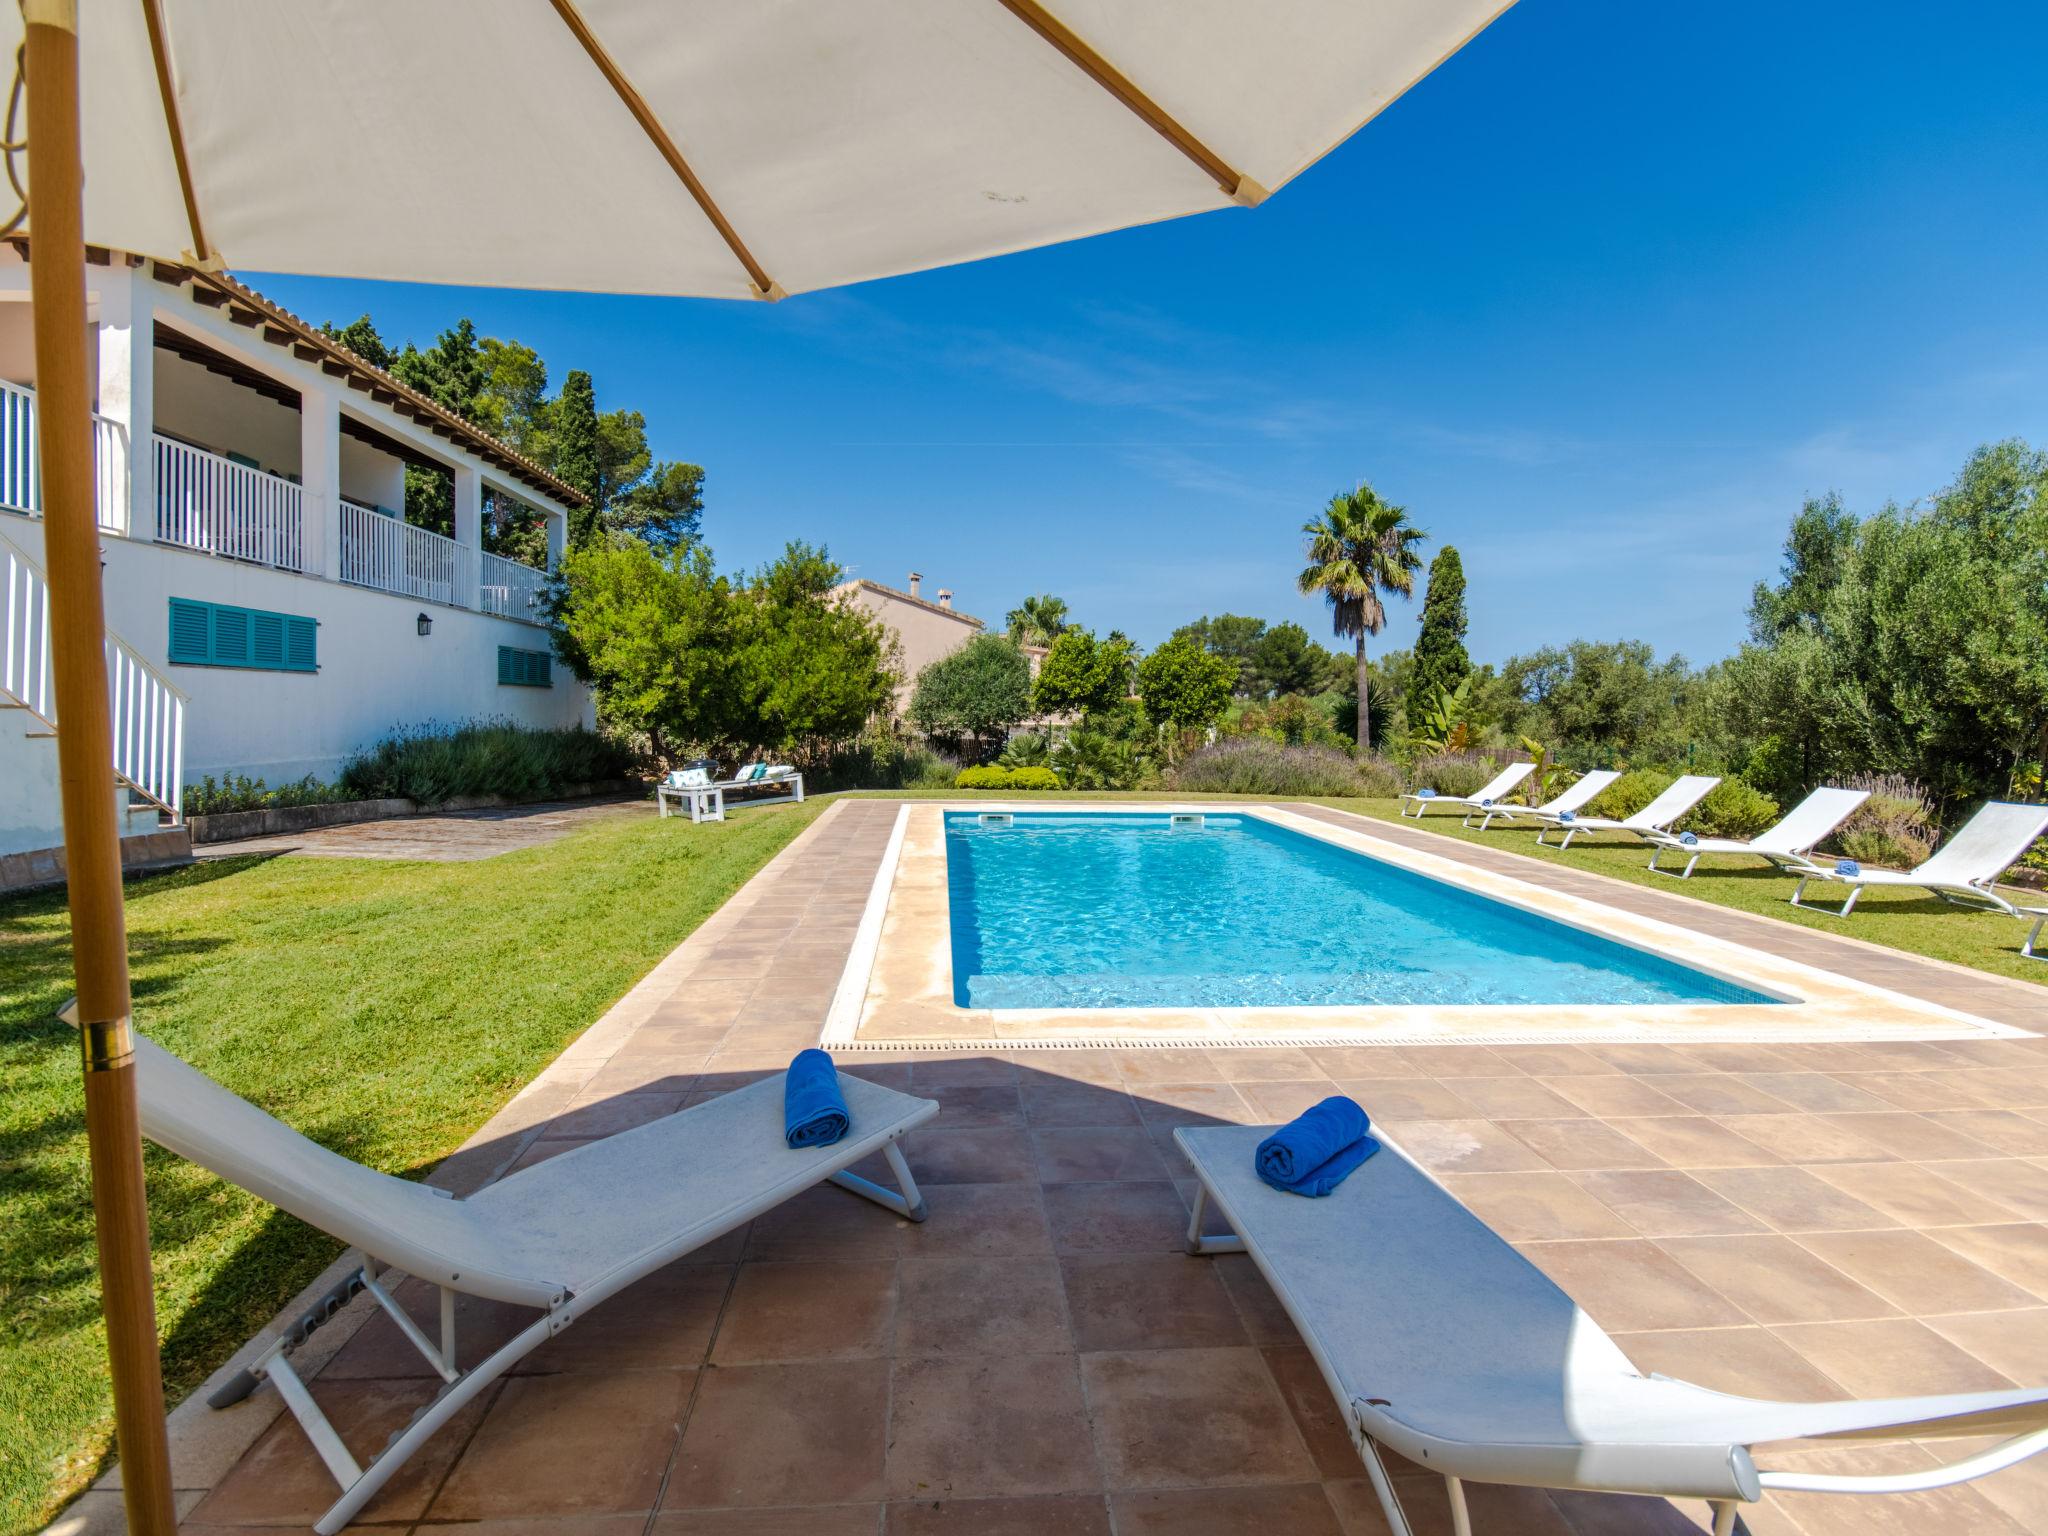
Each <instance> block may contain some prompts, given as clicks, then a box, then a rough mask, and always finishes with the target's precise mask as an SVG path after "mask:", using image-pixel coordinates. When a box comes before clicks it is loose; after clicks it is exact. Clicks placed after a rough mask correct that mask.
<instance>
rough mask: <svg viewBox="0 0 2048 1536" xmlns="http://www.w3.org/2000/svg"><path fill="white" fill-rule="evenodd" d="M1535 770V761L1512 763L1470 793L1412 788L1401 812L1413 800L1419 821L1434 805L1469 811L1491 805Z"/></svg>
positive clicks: (1406, 812)
mask: <svg viewBox="0 0 2048 1536" xmlns="http://www.w3.org/2000/svg"><path fill="white" fill-rule="evenodd" d="M1535 771H1536V765H1535V764H1534V763H1510V764H1508V765H1507V767H1505V768H1503V769H1501V771H1500V772H1499V773H1496V774H1495V775H1494V776H1493V782H1492V783H1490V784H1487V785H1485V786H1484V787H1483V788H1481V789H1480V790H1479V791H1478V792H1477V793H1476V794H1470V795H1439V794H1434V793H1432V794H1427V795H1425V794H1424V793H1423V792H1422V791H1421V790H1419V789H1412V790H1410V791H1409V792H1408V793H1407V794H1405V795H1403V796H1402V797H1401V814H1402V815H1403V816H1406V815H1407V814H1408V802H1409V801H1411V800H1412V801H1414V802H1415V819H1416V820H1417V821H1420V820H1421V819H1422V813H1423V812H1424V811H1426V810H1428V809H1429V808H1430V807H1431V806H1432V805H1449V806H1463V807H1465V808H1466V809H1467V810H1468V811H1469V810H1471V809H1473V808H1475V807H1478V806H1485V805H1491V804H1492V803H1493V802H1494V801H1496V800H1498V799H1499V798H1500V797H1501V796H1502V795H1504V794H1506V793H1507V792H1508V791H1509V790H1511V789H1513V788H1514V787H1515V786H1516V785H1517V784H1520V783H1521V782H1522V780H1524V779H1526V778H1527V777H1529V775H1530V774H1532V773H1534V772H1535Z"/></svg>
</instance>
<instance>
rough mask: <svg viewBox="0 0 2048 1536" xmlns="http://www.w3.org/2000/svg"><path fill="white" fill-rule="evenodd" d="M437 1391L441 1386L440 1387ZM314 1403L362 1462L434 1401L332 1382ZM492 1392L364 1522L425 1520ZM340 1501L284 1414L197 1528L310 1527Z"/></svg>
mask: <svg viewBox="0 0 2048 1536" xmlns="http://www.w3.org/2000/svg"><path fill="white" fill-rule="evenodd" d="M434 1380H435V1385H438V1384H439V1383H438V1379H434ZM312 1391H313V1397H314V1400H315V1401H316V1402H318V1403H319V1405H320V1407H321V1410H322V1411H323V1412H324V1413H326V1415H327V1416H328V1418H329V1419H330V1420H331V1421H332V1422H333V1424H334V1427H335V1430H336V1431H337V1432H338V1433H339V1434H340V1435H341V1438H342V1440H343V1441H344V1442H345V1443H346V1444H347V1445H348V1447H349V1449H350V1450H351V1451H353V1452H354V1453H355V1456H356V1459H357V1460H358V1461H359V1462H367V1461H368V1460H369V1459H370V1458H371V1457H373V1456H375V1455H376V1454H377V1452H379V1451H380V1450H382V1449H383V1448H384V1441H385V1438H386V1437H387V1436H389V1435H390V1434H391V1433H392V1432H393V1431H395V1430H398V1429H402V1428H404V1427H405V1424H406V1422H407V1421H408V1420H409V1419H411V1417H412V1415H413V1413H414V1411H415V1410H416V1409H418V1408H419V1407H420V1405H421V1404H423V1403H425V1402H427V1401H429V1400H430V1399H431V1398H432V1397H433V1395H434V1388H433V1386H430V1385H429V1384H428V1383H427V1382H426V1381H333V1382H330V1381H325V1380H315V1381H314V1382H313V1383H312ZM489 1402H490V1393H489V1392H488V1391H487V1392H486V1393H485V1395H484V1398H483V1399H482V1400H480V1401H479V1402H475V1403H472V1404H470V1405H469V1407H468V1408H466V1409H464V1410H463V1412H462V1413H461V1414H459V1415H458V1416H457V1417H456V1419H455V1421H454V1422H453V1423H451V1424H449V1425H447V1426H446V1427H445V1428H443V1429H442V1431H441V1432H440V1433H439V1434H438V1435H436V1436H434V1438H433V1439H431V1440H429V1441H428V1442H427V1443H426V1444H425V1445H424V1446H422V1447H421V1448H420V1450H419V1452H418V1453H417V1454H416V1455H414V1457H413V1458H412V1460H411V1461H409V1462H407V1463H406V1464H405V1465H404V1466H403V1467H401V1468H399V1469H398V1472H397V1473H396V1474H395V1475H394V1476H393V1477H392V1479H391V1481H390V1482H389V1483H387V1484H386V1485H385V1486H384V1491H383V1492H381V1493H379V1494H378V1495H377V1497H376V1498H374V1499H372V1500H371V1501H370V1504H369V1507H368V1508H366V1509H365V1510H364V1511H363V1513H362V1515H361V1516H360V1517H359V1519H360V1520H362V1521H364V1522H370V1521H379V1520H407V1519H416V1518H418V1517H419V1516H420V1515H423V1514H425V1513H426V1510H427V1502H428V1500H429V1499H430V1498H431V1497H432V1496H433V1492H434V1490H435V1488H436V1487H438V1486H439V1485H440V1482H441V1479H442V1478H443V1477H445V1476H446V1475H447V1472H448V1468H449V1466H450V1465H451V1464H453V1463H454V1461H455V1460H456V1458H457V1457H458V1456H460V1455H461V1454H462V1451H463V1447H464V1446H465V1445H466V1444H467V1443H468V1441H469V1437H470V1435H471V1434H472V1433H473V1432H474V1431H475V1429H476V1425H477V1422H478V1420H480V1419H482V1418H483V1416H484V1414H485V1412H486V1410H487V1409H488V1407H489ZM339 1497H341V1490H340V1489H339V1488H337V1487H336V1486H335V1482H334V1478H333V1475H332V1474H330V1473H329V1472H328V1470H327V1467H326V1464H325V1463H324V1462H322V1461H321V1460H320V1456H319V1453H318V1452H316V1451H315V1450H314V1449H313V1446H312V1442H311V1441H309V1440H307V1438H306V1432H305V1431H304V1430H302V1429H300V1428H299V1423H298V1420H296V1419H294V1418H293V1417H292V1416H291V1415H290V1414H283V1415H280V1416H279V1417H278V1419H277V1420H276V1421H275V1422H273V1423H272V1424H271V1426H270V1428H268V1429H266V1430H265V1431H264V1432H263V1433H262V1435H261V1436H259V1437H258V1439H257V1440H256V1443H255V1444H254V1445H253V1446H252V1447H250V1449H249V1451H248V1453H247V1454H246V1455H244V1456H243V1457H242V1459H241V1460H240V1461H238V1462H236V1463H235V1465H234V1467H233V1468H232V1469H231V1470H230V1471H229V1472H228V1474H227V1475H226V1476H225V1477H223V1478H222V1479H221V1480H220V1482H219V1483H218V1484H217V1485H216V1486H215V1488H214V1490H213V1491H212V1492H211V1493H210V1494H208V1495H207V1496H206V1498H204V1499H203V1500H201V1501H200V1503H199V1504H198V1506H197V1507H196V1508H195V1509H194V1510H193V1511H192V1520H193V1522H194V1523H196V1524H205V1525H242V1526H246V1525H263V1524H272V1525H280V1526H289V1525H296V1526H299V1527H304V1526H308V1525H311V1524H312V1523H313V1522H314V1521H315V1520H317V1519H319V1518H320V1516H322V1515H323V1514H325V1513H326V1512H327V1507H328V1506H329V1505H330V1504H332V1503H333V1502H334V1501H335V1500H336V1499H338V1498H339Z"/></svg>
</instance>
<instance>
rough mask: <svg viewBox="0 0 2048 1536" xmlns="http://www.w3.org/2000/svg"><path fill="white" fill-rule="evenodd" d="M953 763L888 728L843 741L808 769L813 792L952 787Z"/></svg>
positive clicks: (872, 730) (806, 776) (805, 770)
mask: <svg viewBox="0 0 2048 1536" xmlns="http://www.w3.org/2000/svg"><path fill="white" fill-rule="evenodd" d="M953 772H954V768H953V764H951V763H949V762H948V761H946V759H944V758H943V757H940V756H939V755H938V754H937V753H935V752H933V751H931V750H930V749H929V748H926V747H924V746H921V745H918V744H916V743H913V742H908V741H905V740H904V739H903V738H902V737H900V736H897V735H896V734H895V733H893V732H891V731H889V730H887V729H886V728H874V729H870V730H868V731H866V732H864V733H862V734H861V735H860V736H857V737H855V738H854V739H853V740H852V741H848V742H840V743H838V744H837V745H835V746H834V747H833V748H832V750H831V751H830V752H828V753H827V754H825V756H824V757H822V758H820V759H818V760H816V761H814V762H813V763H811V764H810V765H809V766H808V767H806V768H805V769H804V778H805V782H806V783H807V784H808V785H809V786H810V788H811V790H812V792H813V793H816V794H825V793H828V792H830V791H832V790H840V789H950V788H952V786H953Z"/></svg>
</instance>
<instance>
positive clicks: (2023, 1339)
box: [1926, 1307, 2048, 1386]
mask: <svg viewBox="0 0 2048 1536" xmlns="http://www.w3.org/2000/svg"><path fill="white" fill-rule="evenodd" d="M1926 1322H1927V1326H1928V1327H1930V1328H1932V1329H1933V1330H1934V1331H1935V1332H1936V1333H1938V1334H1940V1335H1941V1336H1942V1337H1943V1338H1945V1339H1947V1340H1948V1341H1949V1342H1950V1343H1951V1344H1954V1345H1956V1346H1957V1347H1958V1348H1961V1349H1966V1350H1968V1351H1969V1352H1970V1353H1971V1354H1973V1355H1975V1356H1976V1357H1977V1358H1978V1359H1979V1360H1982V1361H1983V1362H1984V1363H1985V1364H1986V1365H1988V1366H1990V1367H1991V1368H1992V1369H1993V1370H1994V1371H1997V1372H1998V1373H1999V1374H2000V1375H2002V1376H2005V1377H2006V1378H2008V1379H2009V1380H2012V1381H2016V1382H2020V1383H2022V1384H2024V1385H2028V1386H2032V1385H2035V1384H2037V1383H2040V1382H2044V1381H2048V1307H2029V1308H2027V1309H2025V1310H2024V1311H2018V1312H1964V1313H1958V1314H1956V1315H1954V1316H1950V1317H1930V1318H1928V1319H1926Z"/></svg>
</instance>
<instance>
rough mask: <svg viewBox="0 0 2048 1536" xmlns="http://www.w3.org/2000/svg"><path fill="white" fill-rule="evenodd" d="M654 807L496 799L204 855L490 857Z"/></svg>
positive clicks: (638, 802)
mask: <svg viewBox="0 0 2048 1536" xmlns="http://www.w3.org/2000/svg"><path fill="white" fill-rule="evenodd" d="M643 812H644V813H646V814H648V815H650V816H651V815H652V814H653V813H654V808H653V804H652V802H650V801H647V800H644V799H639V798H637V797H636V798H634V799H630V800H623V799H622V800H595V801H593V800H574V801H556V802H551V803H548V804H544V805H508V806H496V807H493V808H491V809H489V810H481V811H437V812H431V813H429V814H427V815H424V816H396V817H393V818H391V819H390V820H388V821H359V822H356V823H355V824H354V825H352V826H345V827H315V828H312V829H310V830H308V831H305V832H289V833H279V834H277V835H276V836H271V837H244V838H238V839H236V840H234V841H233V842H225V843H201V844H199V845H197V846H196V847H195V848H194V849H193V850H192V851H193V853H194V855H195V856H196V857H198V858H201V859H231V858H235V857H237V856H238V855H242V854H251V853H269V854H277V853H303V854H309V855H311V856H313V857H315V858H327V859H426V860H430V861H436V862H456V861H461V860H467V859H488V858H492V857H494V856H495V855H497V854H501V853H511V852H512V851H513V850H514V849H518V848H538V847H540V846H541V845H543V844H545V843H552V842H553V841H554V840H555V839H556V838H558V837H564V836H566V835H567V834H569V833H570V832H573V831H575V830H576V829H577V828H578V827H581V826H584V825H587V824H588V823H590V822H592V821H598V820H602V819H605V818H608V817H615V816H630V815H636V814H639V813H643Z"/></svg>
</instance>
